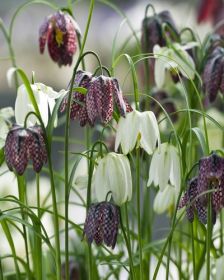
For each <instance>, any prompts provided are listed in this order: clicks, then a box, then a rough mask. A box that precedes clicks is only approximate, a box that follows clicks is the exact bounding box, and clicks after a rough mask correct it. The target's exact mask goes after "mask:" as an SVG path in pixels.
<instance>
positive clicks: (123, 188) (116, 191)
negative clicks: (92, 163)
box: [93, 152, 132, 206]
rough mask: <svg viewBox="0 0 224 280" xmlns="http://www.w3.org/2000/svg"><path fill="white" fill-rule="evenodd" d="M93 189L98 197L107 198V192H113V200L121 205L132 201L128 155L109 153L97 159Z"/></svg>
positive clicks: (100, 199) (99, 198)
mask: <svg viewBox="0 0 224 280" xmlns="http://www.w3.org/2000/svg"><path fill="white" fill-rule="evenodd" d="M97 163H98V165H97V167H96V170H95V174H94V180H93V189H94V192H95V196H96V199H97V200H98V201H99V202H101V201H103V200H105V197H106V196H107V193H109V192H111V195H112V197H113V201H114V203H115V204H116V205H118V206H121V205H122V204H123V203H125V202H127V201H130V200H131V197H132V179H131V168H130V163H129V160H128V158H127V157H126V156H124V155H122V154H116V153H113V152H112V153H108V154H107V155H106V156H105V157H103V158H102V159H100V160H98V161H97Z"/></svg>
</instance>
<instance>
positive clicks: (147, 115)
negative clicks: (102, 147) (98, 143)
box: [115, 110, 160, 155]
mask: <svg viewBox="0 0 224 280" xmlns="http://www.w3.org/2000/svg"><path fill="white" fill-rule="evenodd" d="M136 143H138V145H139V146H140V147H141V148H143V149H144V150H145V151H146V152H147V153H148V154H149V155H151V154H152V153H153V151H154V150H155V148H156V145H157V144H158V146H159V145H160V134H159V127H158V123H157V120H156V117H155V115H154V113H153V112H152V111H145V112H139V111H137V110H133V111H132V112H130V113H128V114H127V116H126V118H120V119H119V122H118V127H117V133H116V139H115V151H117V150H118V147H119V145H121V148H122V152H123V154H125V155H127V154H128V153H129V152H131V151H132V150H133V149H134V147H135V145H136Z"/></svg>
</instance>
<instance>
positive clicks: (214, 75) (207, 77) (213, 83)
mask: <svg viewBox="0 0 224 280" xmlns="http://www.w3.org/2000/svg"><path fill="white" fill-rule="evenodd" d="M202 80H203V88H204V90H205V92H206V93H207V95H208V99H209V101H210V102H213V101H215V99H216V97H217V94H218V91H220V92H221V93H222V94H224V48H221V47H217V48H215V49H214V50H213V51H212V53H211V54H210V56H209V57H208V60H207V62H206V64H205V68H204V71H203V74H202Z"/></svg>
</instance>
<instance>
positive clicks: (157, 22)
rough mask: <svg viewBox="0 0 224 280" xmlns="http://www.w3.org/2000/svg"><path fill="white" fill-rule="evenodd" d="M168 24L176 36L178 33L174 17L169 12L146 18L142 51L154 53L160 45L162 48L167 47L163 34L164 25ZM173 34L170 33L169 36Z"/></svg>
mask: <svg viewBox="0 0 224 280" xmlns="http://www.w3.org/2000/svg"><path fill="white" fill-rule="evenodd" d="M164 23H165V24H167V25H168V26H169V28H170V29H171V30H172V32H173V33H174V34H176V36H178V31H177V28H176V26H175V23H174V21H173V19H172V16H171V15H170V13H169V12H168V11H163V12H161V13H159V14H154V15H153V16H151V17H145V18H144V20H143V22H142V49H143V51H144V52H150V53H152V51H153V47H154V46H155V45H156V44H158V45H160V46H161V47H163V46H165V45H166V40H165V38H164V34H163V29H162V28H163V27H162V26H163V24H164ZM171 35H172V34H171V33H170V32H169V31H168V36H171Z"/></svg>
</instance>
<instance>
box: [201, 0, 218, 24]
mask: <svg viewBox="0 0 224 280" xmlns="http://www.w3.org/2000/svg"><path fill="white" fill-rule="evenodd" d="M221 15H222V17H223V1H222V0H200V3H199V6H198V18H197V20H198V23H201V22H203V21H208V20H212V22H213V24H215V23H217V22H218V21H219V19H220V17H221ZM222 17H221V18H222Z"/></svg>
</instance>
